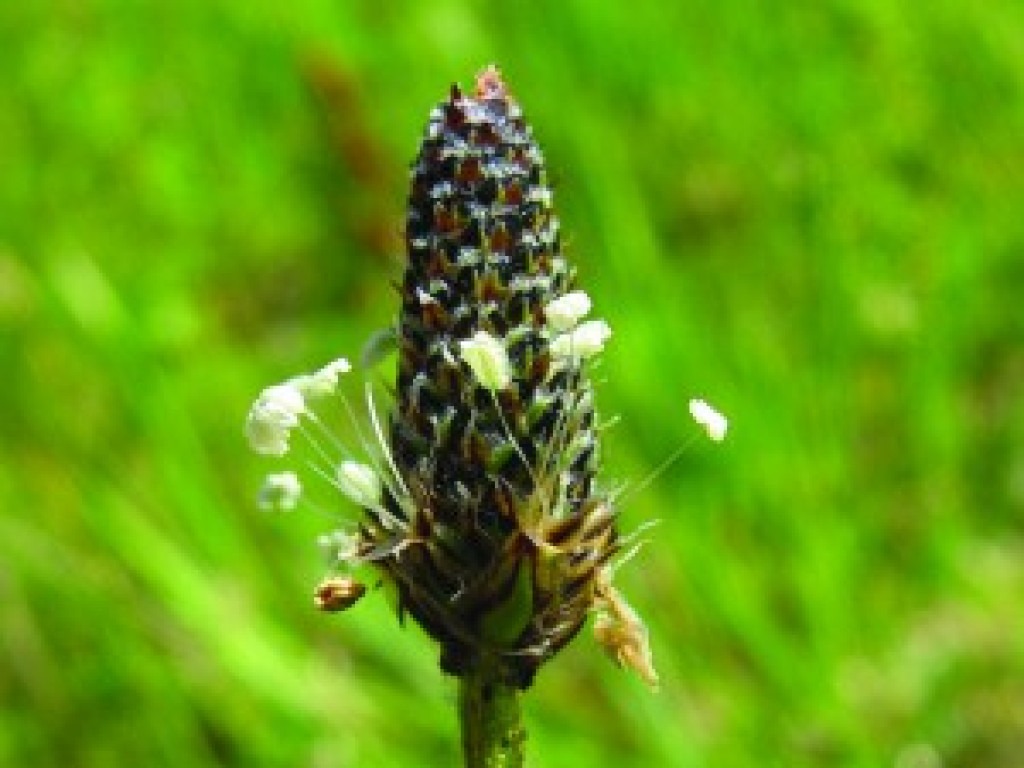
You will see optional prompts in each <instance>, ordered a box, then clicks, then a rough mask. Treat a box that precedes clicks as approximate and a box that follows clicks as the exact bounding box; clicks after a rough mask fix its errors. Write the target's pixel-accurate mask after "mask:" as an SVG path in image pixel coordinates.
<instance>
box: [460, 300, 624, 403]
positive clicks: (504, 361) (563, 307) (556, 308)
mask: <svg viewBox="0 0 1024 768" xmlns="http://www.w3.org/2000/svg"><path fill="white" fill-rule="evenodd" d="M589 311H590V297H589V296H587V294H586V293H584V292H583V291H573V292H572V293H567V294H565V295H564V296H559V297H558V298H557V299H553V300H552V301H550V302H548V304H547V306H545V307H544V315H545V317H546V318H547V324H548V332H549V333H550V334H551V343H550V347H549V348H550V350H551V354H552V356H553V357H555V358H556V359H562V360H587V359H589V358H591V357H594V356H595V355H597V354H598V353H599V352H600V351H601V350H602V349H604V345H605V342H607V341H608V339H609V338H611V335H612V329H611V328H610V327H609V326H608V323H606V322H605V321H604V320H588V321H587V322H585V323H580V322H579V321H580V320H582V319H583V318H584V317H585V316H586V314H587V313H588V312H589ZM459 354H460V355H461V357H462V359H463V360H464V361H465V362H466V365H468V366H469V368H470V370H471V371H472V372H473V375H474V376H475V377H476V379H477V381H478V382H480V386H482V387H484V388H485V389H489V390H491V391H492V392H498V391H500V390H503V389H505V388H507V387H508V386H509V384H511V382H512V370H511V364H510V363H509V359H508V351H507V350H506V348H505V344H504V343H503V342H502V341H501V339H497V338H495V337H494V336H492V335H491V334H489V333H487V332H486V331H477V332H476V333H475V334H473V336H471V337H470V338H468V339H465V340H463V341H460V342H459Z"/></svg>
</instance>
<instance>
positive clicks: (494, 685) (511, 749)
mask: <svg viewBox="0 0 1024 768" xmlns="http://www.w3.org/2000/svg"><path fill="white" fill-rule="evenodd" d="M459 726H460V728H461V729H462V754H463V756H464V759H465V768H522V765H523V742H524V741H525V740H526V731H525V730H524V729H523V723H522V719H521V717H520V713H519V691H518V690H517V689H516V688H510V687H509V686H507V685H504V684H503V683H501V682H499V681H498V680H497V679H496V677H495V675H494V674H493V672H492V671H491V670H488V669H486V668H483V669H478V670H476V671H474V672H472V673H470V674H468V675H466V676H465V677H462V678H460V679H459Z"/></svg>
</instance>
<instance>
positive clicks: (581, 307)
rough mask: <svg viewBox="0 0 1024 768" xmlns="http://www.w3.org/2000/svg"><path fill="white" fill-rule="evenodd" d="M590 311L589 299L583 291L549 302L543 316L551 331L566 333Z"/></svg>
mask: <svg viewBox="0 0 1024 768" xmlns="http://www.w3.org/2000/svg"><path fill="white" fill-rule="evenodd" d="M589 311H590V297H589V296H587V294H586V293H584V292H583V291H573V292H572V293H567V294H565V295H564V296H559V297H558V298H557V299H553V300H552V301H549V302H548V304H547V306H545V307H544V316H545V317H546V318H547V321H548V326H549V327H550V328H551V330H553V331H558V332H561V331H567V330H569V329H570V328H572V327H573V326H574V325H576V323H578V322H579V321H580V320H581V319H582V318H584V317H585V316H586V314H587V313H588V312H589Z"/></svg>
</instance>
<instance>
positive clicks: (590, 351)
mask: <svg viewBox="0 0 1024 768" xmlns="http://www.w3.org/2000/svg"><path fill="white" fill-rule="evenodd" d="M611 335H612V329H611V327H610V326H609V325H608V323H606V322H605V321H604V320H588V321H587V322H585V323H582V324H581V325H579V326H578V327H576V328H575V329H573V330H572V331H568V332H566V333H563V334H562V335H560V336H557V337H556V338H554V339H553V340H552V341H551V354H552V355H554V356H555V357H563V358H578V359H583V360H585V359H587V358H590V357H593V356H594V355H596V354H597V353H598V352H600V351H601V350H602V349H604V345H605V342H607V341H608V339H610V338H611Z"/></svg>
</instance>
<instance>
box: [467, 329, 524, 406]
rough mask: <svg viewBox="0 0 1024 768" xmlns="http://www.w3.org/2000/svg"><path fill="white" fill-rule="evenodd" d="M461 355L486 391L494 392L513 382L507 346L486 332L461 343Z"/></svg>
mask: <svg viewBox="0 0 1024 768" xmlns="http://www.w3.org/2000/svg"><path fill="white" fill-rule="evenodd" d="M459 354H460V356H461V357H462V359H463V360H465V361H466V365H468V366H469V369H470V370H471V371H472V372H473V375H474V376H475V377H476V380H477V381H478V382H479V383H480V386H482V387H484V389H489V390H491V391H492V392H495V391H499V390H502V389H505V388H506V387H508V385H509V384H510V383H511V382H512V366H511V364H510V363H509V359H508V351H507V350H506V349H505V345H504V344H503V343H502V342H501V341H500V340H499V339H496V338H494V337H493V336H491V334H489V333H487V332H486V331H477V332H476V333H475V334H473V336H472V337H471V338H469V339H465V340H463V341H460V342H459Z"/></svg>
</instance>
